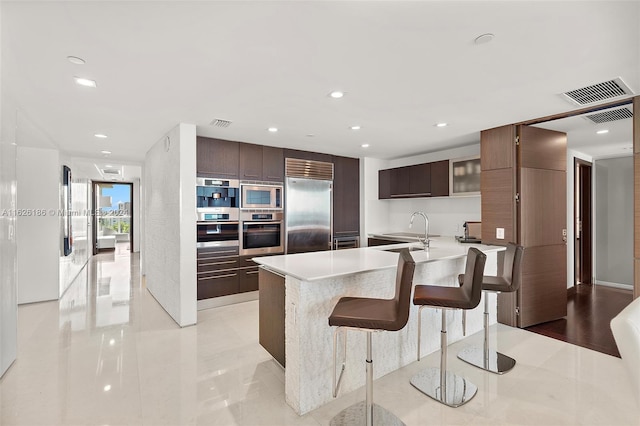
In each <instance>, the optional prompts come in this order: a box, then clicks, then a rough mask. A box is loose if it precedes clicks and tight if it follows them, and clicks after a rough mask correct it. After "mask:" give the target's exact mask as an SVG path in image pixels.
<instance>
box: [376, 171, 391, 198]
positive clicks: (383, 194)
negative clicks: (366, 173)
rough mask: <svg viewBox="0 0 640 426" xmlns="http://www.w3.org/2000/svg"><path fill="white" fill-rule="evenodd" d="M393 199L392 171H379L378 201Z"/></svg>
mask: <svg viewBox="0 0 640 426" xmlns="http://www.w3.org/2000/svg"><path fill="white" fill-rule="evenodd" d="M389 198H391V169H385V170H378V199H379V200H388V199H389Z"/></svg>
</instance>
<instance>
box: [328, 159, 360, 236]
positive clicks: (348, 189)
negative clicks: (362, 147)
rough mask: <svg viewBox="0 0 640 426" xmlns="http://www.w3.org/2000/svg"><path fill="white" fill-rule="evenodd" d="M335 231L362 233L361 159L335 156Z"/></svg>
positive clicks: (336, 233)
mask: <svg viewBox="0 0 640 426" xmlns="http://www.w3.org/2000/svg"><path fill="white" fill-rule="evenodd" d="M333 168H334V169H333V172H334V177H333V233H334V235H338V236H339V235H359V234H360V160H358V159H357V158H347V157H333Z"/></svg>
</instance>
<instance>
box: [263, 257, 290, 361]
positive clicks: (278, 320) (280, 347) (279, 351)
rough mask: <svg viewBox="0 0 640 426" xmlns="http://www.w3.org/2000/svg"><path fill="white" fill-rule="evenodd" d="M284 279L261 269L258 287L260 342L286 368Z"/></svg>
mask: <svg viewBox="0 0 640 426" xmlns="http://www.w3.org/2000/svg"><path fill="white" fill-rule="evenodd" d="M284 281H285V279H284V277H281V276H279V275H276V274H272V273H271V272H268V271H265V270H264V269H262V268H260V269H259V270H258V283H259V284H258V285H259V289H260V303H259V304H258V322H259V324H258V340H259V342H260V345H262V347H263V348H265V349H266V350H267V352H269V353H270V354H271V356H272V357H273V358H274V359H275V360H276V361H278V362H279V363H280V365H282V366H283V367H285V340H284V286H285V283H284Z"/></svg>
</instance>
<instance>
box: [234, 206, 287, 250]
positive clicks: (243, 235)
mask: <svg viewBox="0 0 640 426" xmlns="http://www.w3.org/2000/svg"><path fill="white" fill-rule="evenodd" d="M282 217H283V215H282V212H281V211H269V210H262V211H255V210H254V211H242V212H241V213H240V255H241V256H249V255H261V254H277V253H284V225H283V221H282Z"/></svg>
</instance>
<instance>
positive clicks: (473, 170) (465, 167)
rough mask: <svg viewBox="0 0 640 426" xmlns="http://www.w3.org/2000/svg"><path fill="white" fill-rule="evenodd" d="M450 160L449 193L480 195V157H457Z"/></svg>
mask: <svg viewBox="0 0 640 426" xmlns="http://www.w3.org/2000/svg"><path fill="white" fill-rule="evenodd" d="M449 161H450V164H451V166H450V170H449V183H450V190H449V195H452V196H453V195H480V173H481V171H482V170H481V169H482V168H481V164H480V157H479V156H475V157H467V158H457V159H455V160H449Z"/></svg>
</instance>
